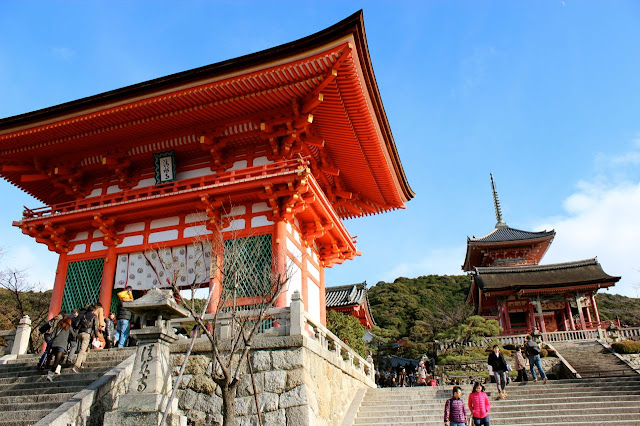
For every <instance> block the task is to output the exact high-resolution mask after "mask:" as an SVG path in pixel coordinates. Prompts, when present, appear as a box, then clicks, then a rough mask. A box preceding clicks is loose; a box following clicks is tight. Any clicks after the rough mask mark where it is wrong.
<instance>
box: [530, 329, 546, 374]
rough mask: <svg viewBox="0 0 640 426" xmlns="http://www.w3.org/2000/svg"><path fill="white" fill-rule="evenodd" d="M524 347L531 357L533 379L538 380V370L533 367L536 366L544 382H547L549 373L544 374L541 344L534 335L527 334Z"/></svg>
mask: <svg viewBox="0 0 640 426" xmlns="http://www.w3.org/2000/svg"><path fill="white" fill-rule="evenodd" d="M524 349H525V352H526V354H527V357H528V358H529V368H531V377H533V381H534V382H537V381H538V376H537V375H536V370H535V369H534V368H533V367H534V366H535V367H536V368H537V369H538V372H539V373H540V377H542V383H543V384H545V383H547V375H546V374H544V370H543V369H542V361H541V360H540V346H539V345H538V343H537V342H536V341H535V340H533V337H532V336H531V335H529V336H527V343H525V345H524Z"/></svg>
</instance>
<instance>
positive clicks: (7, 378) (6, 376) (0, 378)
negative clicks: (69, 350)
mask: <svg viewBox="0 0 640 426" xmlns="http://www.w3.org/2000/svg"><path fill="white" fill-rule="evenodd" d="M118 364H119V363H118ZM118 364H115V365H118ZM115 365H114V367H115ZM111 368H112V367H111ZM111 368H109V367H104V366H102V367H85V368H83V369H82V370H80V371H81V372H82V373H100V372H102V373H104V372H106V371H108V370H110V369H111ZM48 371H49V370H40V369H38V368H36V369H28V370H24V371H17V372H11V373H2V374H0V384H2V383H11V381H12V380H14V379H16V378H19V377H31V378H34V377H36V378H37V377H39V376H43V375H46V374H47V372H48ZM60 373H61V374H63V375H64V374H76V373H74V372H73V371H71V367H65V368H63V369H62V370H60Z"/></svg>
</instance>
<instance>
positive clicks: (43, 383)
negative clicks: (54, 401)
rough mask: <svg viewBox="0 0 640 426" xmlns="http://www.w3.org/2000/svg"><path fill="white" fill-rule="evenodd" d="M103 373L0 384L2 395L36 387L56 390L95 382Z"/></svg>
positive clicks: (0, 393) (0, 394)
mask: <svg viewBox="0 0 640 426" xmlns="http://www.w3.org/2000/svg"><path fill="white" fill-rule="evenodd" d="M100 376H102V374H99V373H98V374H96V373H92V374H91V375H86V376H84V375H80V374H77V375H73V376H65V377H56V378H55V379H54V380H53V382H50V381H48V380H46V379H45V378H44V377H43V378H41V379H39V380H38V381H35V382H33V381H32V382H28V383H17V384H9V385H0V396H2V395H5V392H8V391H15V390H36V389H51V390H53V391H55V389H54V388H60V387H68V386H71V387H77V386H81V387H85V386H88V385H90V384H91V383H93V382H94V381H95V380H96V379H98V378H99V377H100Z"/></svg>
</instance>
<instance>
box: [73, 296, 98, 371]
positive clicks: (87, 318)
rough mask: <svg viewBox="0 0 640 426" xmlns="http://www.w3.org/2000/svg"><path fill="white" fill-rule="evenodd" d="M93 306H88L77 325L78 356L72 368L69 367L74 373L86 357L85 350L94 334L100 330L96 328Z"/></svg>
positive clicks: (78, 369) (96, 322)
mask: <svg viewBox="0 0 640 426" xmlns="http://www.w3.org/2000/svg"><path fill="white" fill-rule="evenodd" d="M93 310H94V307H93V306H89V308H88V309H87V310H86V312H85V313H84V315H82V317H80V316H78V318H80V320H79V327H78V338H77V340H78V345H80V350H79V351H78V356H77V357H76V360H75V362H74V364H73V368H72V369H71V370H72V371H73V372H74V373H79V372H80V368H82V364H83V363H84V360H85V359H86V358H87V350H88V349H89V345H90V344H91V341H92V340H93V338H94V337H95V336H97V335H98V333H99V332H100V330H99V329H98V317H96V315H95V314H94V313H93Z"/></svg>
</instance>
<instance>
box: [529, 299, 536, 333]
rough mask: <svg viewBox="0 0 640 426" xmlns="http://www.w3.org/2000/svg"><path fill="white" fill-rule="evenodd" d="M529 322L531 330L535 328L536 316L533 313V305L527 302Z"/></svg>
mask: <svg viewBox="0 0 640 426" xmlns="http://www.w3.org/2000/svg"><path fill="white" fill-rule="evenodd" d="M529 322H530V323H531V330H533V328H534V327H535V326H536V315H535V313H534V312H533V304H532V303H531V301H529Z"/></svg>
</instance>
